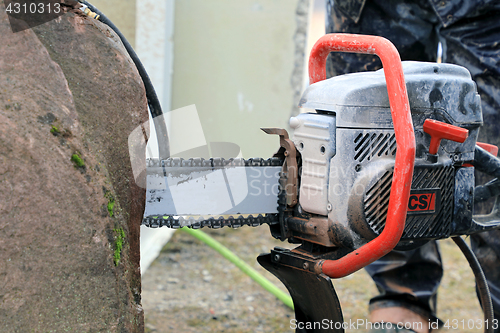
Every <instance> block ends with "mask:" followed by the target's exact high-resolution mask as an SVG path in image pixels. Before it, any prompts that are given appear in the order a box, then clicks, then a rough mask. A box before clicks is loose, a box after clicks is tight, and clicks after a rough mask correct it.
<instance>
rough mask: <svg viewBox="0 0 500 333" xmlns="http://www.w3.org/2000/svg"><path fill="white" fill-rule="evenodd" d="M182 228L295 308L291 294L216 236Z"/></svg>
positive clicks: (287, 304)
mask: <svg viewBox="0 0 500 333" xmlns="http://www.w3.org/2000/svg"><path fill="white" fill-rule="evenodd" d="M181 230H183V231H185V232H187V233H188V234H190V235H192V236H194V237H196V238H198V239H199V240H201V241H202V242H203V243H205V244H207V245H208V246H210V247H211V248H213V249H214V250H216V251H217V252H219V253H220V254H221V255H222V256H223V257H224V258H226V259H227V260H229V261H230V262H232V263H233V264H234V265H235V266H236V267H238V268H239V269H241V270H242V271H243V273H245V274H246V275H248V276H249V277H250V278H252V280H254V281H255V282H257V283H258V284H260V285H261V286H262V287H263V288H264V289H266V290H267V291H269V292H270V293H271V294H273V295H274V296H276V297H277V298H278V299H279V300H280V301H282V302H283V303H284V304H285V305H286V306H288V307H290V308H291V309H293V301H292V298H291V297H290V296H288V295H287V294H286V293H284V292H283V291H281V289H279V288H278V287H276V286H275V285H274V284H272V283H271V282H270V281H269V280H268V279H266V278H265V277H264V276H262V275H261V274H260V273H259V272H257V271H256V270H255V269H253V268H252V267H250V266H249V265H248V264H247V263H246V262H244V261H243V260H241V259H240V258H238V256H237V255H236V254H234V253H233V252H231V250H229V249H228V248H227V247H225V246H224V245H222V244H221V243H219V242H218V241H216V240H215V239H214V238H212V237H210V236H209V235H207V234H206V233H204V232H203V231H201V230H194V229H190V228H181Z"/></svg>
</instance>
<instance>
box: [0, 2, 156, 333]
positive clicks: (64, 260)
mask: <svg viewBox="0 0 500 333" xmlns="http://www.w3.org/2000/svg"><path fill="white" fill-rule="evenodd" d="M146 120H147V106H146V98H145V93H144V88H143V86H142V82H141V80H140V77H139V75H138V73H137V71H136V69H135V67H134V65H133V63H132V61H131V60H130V58H129V57H128V55H127V54H126V51H125V49H124V48H123V46H122V44H121V42H120V41H119V39H118V37H116V35H115V34H114V33H113V32H112V31H110V29H109V28H107V27H106V26H104V25H102V24H100V23H99V22H96V21H94V20H91V19H88V18H86V17H82V16H79V15H77V14H74V13H67V14H65V15H63V16H62V17H59V18H58V19H56V20H54V21H51V22H49V23H46V24H44V25H41V26H38V27H36V28H34V29H29V30H25V31H22V32H18V33H12V31H11V29H10V27H9V23H8V19H7V16H6V15H5V12H3V11H2V12H1V13H0V332H143V331H144V327H143V326H144V320H143V310H142V307H141V296H140V291H141V282H140V270H139V224H140V218H141V215H142V211H143V209H144V202H145V201H144V198H145V192H144V190H143V189H141V188H139V187H138V186H137V185H136V183H135V181H134V178H133V175H132V170H131V167H130V165H131V164H130V158H129V150H128V145H127V140H128V135H129V134H130V133H131V132H132V130H133V129H134V128H136V127H137V126H139V125H140V124H141V123H143V122H144V121H146ZM75 155H78V156H79V157H80V158H81V160H79V159H77V158H75V157H74V156H75ZM81 162H83V163H84V165H82V164H81ZM78 163H80V166H78ZM113 201H114V206H113V205H112V204H110V203H112V202H113ZM120 230H123V235H124V236H125V237H124V240H123V247H122V249H121V251H120V253H119V256H120V259H119V261H118V262H117V260H115V259H114V258H113V256H114V252H115V249H116V246H117V244H118V243H120V240H119V238H120V234H121V232H120ZM116 259H117V258H116ZM115 263H116V264H115Z"/></svg>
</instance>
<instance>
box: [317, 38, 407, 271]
mask: <svg viewBox="0 0 500 333" xmlns="http://www.w3.org/2000/svg"><path fill="white" fill-rule="evenodd" d="M330 52H350V53H366V54H376V55H377V56H378V57H379V58H380V60H381V61H382V66H383V67H384V74H385V80H386V84H387V93H388V95H389V104H390V107H391V114H392V121H393V123H394V132H395V136H396V142H397V147H398V149H397V151H396V161H395V164H394V174H393V177H392V187H391V194H390V198H389V207H388V210H387V219H386V224H385V227H384V230H383V231H382V232H381V233H380V235H379V236H378V237H377V238H375V239H373V240H371V241H370V242H368V243H366V244H365V245H363V246H361V247H360V248H359V249H357V250H354V251H353V252H350V253H349V254H347V255H345V256H344V257H342V258H340V259H337V260H325V261H323V262H322V265H321V271H322V272H323V273H324V274H326V275H328V276H329V277H331V278H340V277H343V276H346V275H349V274H351V273H353V272H355V271H357V270H359V269H361V268H363V267H365V266H366V265H368V264H370V263H372V262H374V261H375V260H377V259H379V258H381V257H382V256H384V255H386V254H387V253H389V252H390V251H391V250H392V249H393V248H394V247H395V246H396V245H397V243H398V242H399V239H400V238H401V235H402V234H403V230H404V225H405V221H406V210H407V205H408V200H409V197H410V189H411V180H412V176H413V166H414V164H415V134H414V132H413V122H412V120H411V114H410V104H409V102H408V94H407V92H406V84H405V80H404V75H403V66H402V65H401V59H400V57H399V53H398V51H397V49H396V47H395V46H394V45H393V44H392V43H391V42H390V41H388V40H387V39H385V38H382V37H377V36H363V35H351V34H329V35H325V36H323V37H321V38H320V39H319V40H318V41H317V42H316V44H315V45H314V46H313V49H312V51H311V56H310V58H309V82H310V83H311V84H312V83H315V82H318V81H321V80H324V79H326V58H327V56H328V54H329V53H330Z"/></svg>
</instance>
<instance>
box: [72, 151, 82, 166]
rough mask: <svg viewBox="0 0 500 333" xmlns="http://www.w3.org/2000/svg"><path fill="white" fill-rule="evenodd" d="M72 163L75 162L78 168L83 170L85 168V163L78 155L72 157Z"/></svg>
mask: <svg viewBox="0 0 500 333" xmlns="http://www.w3.org/2000/svg"><path fill="white" fill-rule="evenodd" d="M71 162H73V163H74V164H75V167H77V168H83V167H84V166H85V162H84V161H83V159H82V158H81V156H80V155H79V154H78V153H74V154H73V155H71Z"/></svg>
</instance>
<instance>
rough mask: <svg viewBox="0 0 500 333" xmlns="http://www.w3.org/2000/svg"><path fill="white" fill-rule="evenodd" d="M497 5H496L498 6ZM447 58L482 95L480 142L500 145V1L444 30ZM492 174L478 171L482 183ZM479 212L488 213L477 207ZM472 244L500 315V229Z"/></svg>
mask: <svg viewBox="0 0 500 333" xmlns="http://www.w3.org/2000/svg"><path fill="white" fill-rule="evenodd" d="M495 7H496V8H495ZM440 35H441V37H442V40H443V46H444V48H443V53H444V59H443V60H444V61H446V62H450V63H454V64H458V65H461V66H464V67H466V68H467V69H468V70H469V71H470V73H471V75H472V79H473V80H474V81H475V82H476V84H477V88H478V92H479V94H480V95H481V104H482V109H483V121H484V125H483V127H482V128H481V132H480V134H479V141H482V142H487V143H491V144H494V145H497V146H500V4H497V5H492V8H491V10H489V11H488V12H487V13H483V14H476V15H474V17H469V18H467V19H463V20H460V21H458V22H457V23H455V24H453V25H452V26H450V27H448V28H443V29H441V31H440ZM490 178H491V177H487V176H485V175H481V174H479V173H476V180H477V183H478V184H482V183H484V182H485V181H487V180H489V179H490ZM477 208H478V209H476V210H477V212H476V213H487V211H485V210H486V209H485V207H477ZM471 245H472V249H473V251H474V253H475V254H476V256H477V258H478V260H479V263H480V264H481V267H482V268H483V270H484V273H485V275H486V279H487V280H488V286H489V288H490V292H491V295H492V301H493V308H494V311H495V318H497V319H499V318H500V231H498V230H496V231H492V232H487V233H481V234H478V235H472V236H471Z"/></svg>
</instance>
